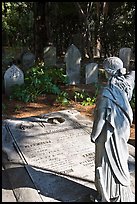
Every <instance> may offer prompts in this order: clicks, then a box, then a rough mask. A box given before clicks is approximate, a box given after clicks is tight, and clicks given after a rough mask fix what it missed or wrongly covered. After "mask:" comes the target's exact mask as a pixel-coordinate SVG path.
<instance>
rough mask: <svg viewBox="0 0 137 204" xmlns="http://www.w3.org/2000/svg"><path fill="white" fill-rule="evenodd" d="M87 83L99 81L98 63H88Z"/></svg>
mask: <svg viewBox="0 0 137 204" xmlns="http://www.w3.org/2000/svg"><path fill="white" fill-rule="evenodd" d="M85 71H86V73H85V76H86V84H91V83H97V82H98V64H97V63H90V64H88V65H86V70H85Z"/></svg>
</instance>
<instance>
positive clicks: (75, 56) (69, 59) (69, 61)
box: [64, 44, 81, 85]
mask: <svg viewBox="0 0 137 204" xmlns="http://www.w3.org/2000/svg"><path fill="white" fill-rule="evenodd" d="M64 61H65V62H66V74H67V76H68V79H69V84H73V85H75V84H79V83H80V66H81V64H80V61H81V53H80V51H79V49H78V48H77V47H76V46H75V45H74V44H72V45H71V46H70V47H69V48H68V50H67V53H66V55H65V59H64Z"/></svg>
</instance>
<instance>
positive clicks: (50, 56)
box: [44, 46, 56, 66]
mask: <svg viewBox="0 0 137 204" xmlns="http://www.w3.org/2000/svg"><path fill="white" fill-rule="evenodd" d="M44 64H45V66H54V65H56V47H54V46H48V47H45V48H44Z"/></svg>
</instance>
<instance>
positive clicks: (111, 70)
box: [103, 57, 126, 76]
mask: <svg viewBox="0 0 137 204" xmlns="http://www.w3.org/2000/svg"><path fill="white" fill-rule="evenodd" d="M103 67H104V69H105V71H106V73H107V74H108V75H109V76H112V75H118V74H126V69H125V68H123V62H122V60H121V59H120V58H118V57H108V58H106V59H105V60H104V62H103Z"/></svg>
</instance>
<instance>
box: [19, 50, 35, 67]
mask: <svg viewBox="0 0 137 204" xmlns="http://www.w3.org/2000/svg"><path fill="white" fill-rule="evenodd" d="M21 58H22V59H21V60H22V65H23V68H25V69H26V68H30V67H32V66H33V65H34V64H35V55H34V54H33V53H31V52H29V51H28V52H25V53H23V55H22V57H21Z"/></svg>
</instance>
